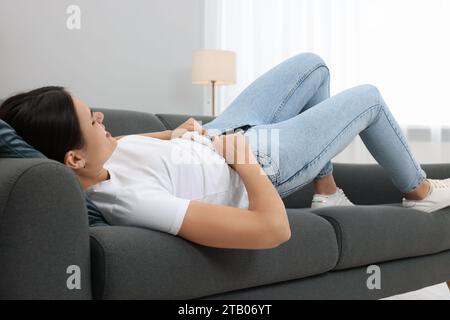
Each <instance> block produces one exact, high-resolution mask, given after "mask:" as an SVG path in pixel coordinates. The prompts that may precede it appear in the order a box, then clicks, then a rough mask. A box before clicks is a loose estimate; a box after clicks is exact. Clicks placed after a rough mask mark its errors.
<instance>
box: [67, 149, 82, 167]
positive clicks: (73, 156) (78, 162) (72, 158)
mask: <svg viewBox="0 0 450 320" xmlns="http://www.w3.org/2000/svg"><path fill="white" fill-rule="evenodd" d="M64 164H65V165H66V166H68V167H69V168H71V169H74V170H79V169H83V168H86V160H85V159H83V158H82V157H80V156H79V155H78V154H77V153H76V152H75V151H73V150H70V151H67V152H66V155H65V156H64Z"/></svg>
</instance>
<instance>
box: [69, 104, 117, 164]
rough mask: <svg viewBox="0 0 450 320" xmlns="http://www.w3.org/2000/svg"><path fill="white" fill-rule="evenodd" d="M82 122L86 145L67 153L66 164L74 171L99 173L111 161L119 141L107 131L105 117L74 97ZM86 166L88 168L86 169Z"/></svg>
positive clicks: (79, 118)
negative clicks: (104, 122)
mask: <svg viewBox="0 0 450 320" xmlns="http://www.w3.org/2000/svg"><path fill="white" fill-rule="evenodd" d="M72 99H73V102H74V105H75V110H76V113H77V116H78V120H79V122H80V127H81V131H82V133H83V136H84V139H85V145H84V148H83V149H80V150H70V151H68V152H67V153H66V157H65V159H64V162H65V164H66V165H68V166H69V167H71V168H73V169H78V170H86V171H89V170H93V171H98V170H101V169H102V168H103V164H104V163H105V162H106V161H107V160H108V159H109V157H110V156H111V154H112V153H113V151H114V150H115V149H116V147H117V140H116V139H114V138H113V137H112V136H111V134H110V133H109V132H107V131H106V130H105V126H104V125H103V118H104V115H103V113H101V112H92V110H91V109H90V108H89V107H88V106H87V105H86V104H84V103H83V102H82V101H81V100H79V99H77V98H76V97H72ZM84 165H86V168H84Z"/></svg>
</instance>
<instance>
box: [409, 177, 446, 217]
mask: <svg viewBox="0 0 450 320" xmlns="http://www.w3.org/2000/svg"><path fill="white" fill-rule="evenodd" d="M427 180H428V182H429V183H430V192H428V195H427V196H426V197H425V198H424V199H422V200H408V199H406V198H403V200H402V205H403V207H406V208H412V209H416V210H420V211H425V212H429V213H431V212H434V211H438V210H441V209H443V208H445V207H448V206H450V178H449V179H444V180H436V179H427Z"/></svg>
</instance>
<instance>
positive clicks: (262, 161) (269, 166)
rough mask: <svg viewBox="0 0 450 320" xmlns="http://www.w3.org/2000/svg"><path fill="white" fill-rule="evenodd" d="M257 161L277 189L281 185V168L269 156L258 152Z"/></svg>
mask: <svg viewBox="0 0 450 320" xmlns="http://www.w3.org/2000/svg"><path fill="white" fill-rule="evenodd" d="M256 160H257V161H258V163H259V165H260V166H261V168H262V169H263V170H264V172H265V173H266V175H267V177H268V178H269V180H270V181H271V182H272V184H273V185H274V186H275V187H276V186H278V184H279V183H280V168H279V166H278V165H277V164H276V162H275V161H274V160H273V159H272V158H271V157H270V156H269V155H267V154H264V153H262V152H256Z"/></svg>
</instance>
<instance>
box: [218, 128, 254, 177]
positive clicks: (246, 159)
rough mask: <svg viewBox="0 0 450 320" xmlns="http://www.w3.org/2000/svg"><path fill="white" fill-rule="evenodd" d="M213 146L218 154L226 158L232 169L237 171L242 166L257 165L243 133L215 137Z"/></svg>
mask: <svg viewBox="0 0 450 320" xmlns="http://www.w3.org/2000/svg"><path fill="white" fill-rule="evenodd" d="M212 143H213V146H214V148H215V150H216V153H218V154H219V155H221V156H222V157H224V158H225V161H226V162H227V163H228V164H229V165H230V167H232V168H234V169H236V167H237V166H239V165H242V164H256V163H258V162H257V161H256V158H255V156H254V155H253V152H252V150H251V148H250V144H249V143H248V141H247V137H246V136H244V135H243V134H242V132H237V133H233V134H227V135H220V136H213V138H212Z"/></svg>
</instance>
